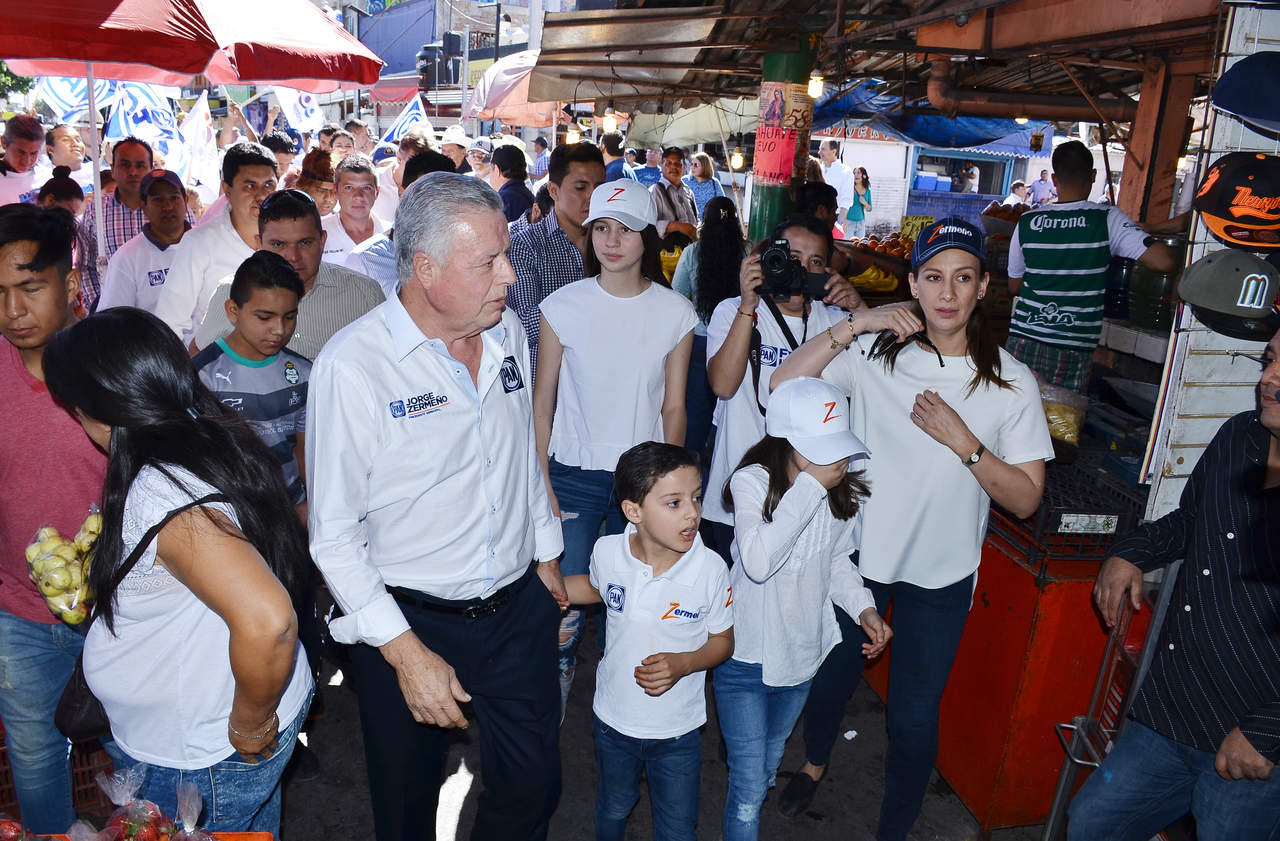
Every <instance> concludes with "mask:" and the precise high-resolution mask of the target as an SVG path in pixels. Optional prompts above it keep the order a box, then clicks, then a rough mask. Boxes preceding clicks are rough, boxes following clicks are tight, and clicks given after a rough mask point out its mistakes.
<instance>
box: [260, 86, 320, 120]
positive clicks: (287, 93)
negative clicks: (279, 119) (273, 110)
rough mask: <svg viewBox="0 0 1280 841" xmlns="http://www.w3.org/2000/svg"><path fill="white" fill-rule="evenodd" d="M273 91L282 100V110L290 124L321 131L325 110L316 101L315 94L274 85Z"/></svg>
mask: <svg viewBox="0 0 1280 841" xmlns="http://www.w3.org/2000/svg"><path fill="white" fill-rule="evenodd" d="M271 91H272V92H273V93H274V94H275V95H276V99H277V100H279V102H280V112H281V113H282V114H284V118H285V119H286V120H288V121H289V126H290V127H291V128H295V129H297V130H298V131H319V130H320V129H321V128H322V127H323V126H324V111H322V110H320V103H318V102H316V97H315V94H312V93H307V92H306V91H296V90H294V89H293V88H282V87H280V86H279V85H276V86H273V87H272V88H271Z"/></svg>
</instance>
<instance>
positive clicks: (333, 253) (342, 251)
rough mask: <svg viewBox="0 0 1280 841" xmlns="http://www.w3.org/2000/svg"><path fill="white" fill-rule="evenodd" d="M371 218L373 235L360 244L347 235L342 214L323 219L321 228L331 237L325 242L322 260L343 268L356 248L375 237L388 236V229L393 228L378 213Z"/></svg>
mask: <svg viewBox="0 0 1280 841" xmlns="http://www.w3.org/2000/svg"><path fill="white" fill-rule="evenodd" d="M369 218H370V219H372V220H373V235H372V236H370V237H366V238H365V239H363V240H361V241H360V242H356V241H355V240H353V239H352V238H351V234H349V233H347V229H346V228H344V227H343V226H342V215H341V214H339V213H337V212H334V213H330V214H329V215H328V216H326V217H324V218H323V219H321V220H320V226H321V227H322V228H323V229H324V232H325V233H326V234H328V235H329V236H328V238H327V239H325V241H324V256H323V257H322V258H321V259H323V260H324V261H325V262H326V263H333V264H334V265H335V266H341V265H343V264H345V263H346V262H347V257H348V256H349V255H350V254H351V252H352V251H354V250H355V248H356V246H358V245H360V244H361V243H363V242H368V241H369V240H370V239H372V238H373V237H377V236H386V233H387V229H388V228H390V227H391V226H390V225H388V224H387V223H386V222H384V221H382V219H381V217H379V216H378V215H377V214H376V213H374V214H371V215H370V217H369Z"/></svg>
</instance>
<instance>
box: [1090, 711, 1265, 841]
mask: <svg viewBox="0 0 1280 841" xmlns="http://www.w3.org/2000/svg"><path fill="white" fill-rule="evenodd" d="M1213 760H1214V754H1212V753H1208V752H1206V751H1201V750H1196V749H1195V748H1193V747H1189V746H1187V745H1182V744H1179V743H1177V742H1175V741H1173V740H1172V739H1167V738H1165V737H1164V736H1161V735H1160V734H1159V733H1156V732H1155V731H1154V730H1151V729H1150V728H1149V727H1146V726H1145V725H1143V724H1140V723H1138V722H1136V721H1131V722H1129V726H1128V727H1127V728H1125V731H1124V733H1123V734H1122V735H1121V736H1120V740H1119V741H1118V742H1116V744H1115V746H1114V747H1113V748H1112V749H1111V753H1110V754H1109V755H1108V756H1107V758H1106V759H1105V760H1104V761H1103V763H1102V767H1100V768H1098V769H1097V770H1096V771H1094V772H1093V774H1092V775H1091V776H1090V777H1089V779H1088V781H1087V782H1086V783H1085V784H1084V786H1083V787H1082V788H1081V789H1080V791H1079V792H1078V793H1077V794H1076V796H1075V799H1074V800H1072V801H1071V808H1070V810H1069V812H1068V815H1069V822H1068V824H1067V839H1068V841H1126V839H1131V840H1132V841H1146V839H1148V838H1151V837H1152V836H1154V835H1155V834H1156V833H1157V832H1159V831H1160V830H1162V829H1164V828H1165V827H1167V826H1169V825H1170V824H1172V823H1173V822H1174V821H1176V820H1178V819H1179V818H1181V817H1182V816H1183V815H1185V814H1187V813H1188V812H1190V813H1191V814H1193V815H1195V818H1196V835H1197V837H1199V839H1200V841H1228V840H1229V841H1267V839H1276V838H1280V771H1273V772H1272V774H1271V779H1269V780H1224V779H1222V777H1219V776H1218V772H1217V771H1215V770H1214V768H1213Z"/></svg>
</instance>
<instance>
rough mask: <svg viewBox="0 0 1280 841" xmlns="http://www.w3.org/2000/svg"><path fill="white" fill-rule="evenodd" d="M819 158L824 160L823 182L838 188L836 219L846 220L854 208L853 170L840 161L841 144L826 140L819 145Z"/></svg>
mask: <svg viewBox="0 0 1280 841" xmlns="http://www.w3.org/2000/svg"><path fill="white" fill-rule="evenodd" d="M818 157H819V158H821V159H822V180H823V181H825V182H827V183H828V184H830V185H831V186H832V187H835V188H836V218H837V219H844V216H845V214H846V213H847V212H848V211H849V208H850V207H853V201H854V189H853V188H854V184H855V179H854V177H853V170H852V169H850V168H849V167H848V166H847V165H846V164H845V163H844V162H843V161H841V160H840V144H839V143H837V142H836V141H834V140H824V141H822V143H820V144H819V145H818Z"/></svg>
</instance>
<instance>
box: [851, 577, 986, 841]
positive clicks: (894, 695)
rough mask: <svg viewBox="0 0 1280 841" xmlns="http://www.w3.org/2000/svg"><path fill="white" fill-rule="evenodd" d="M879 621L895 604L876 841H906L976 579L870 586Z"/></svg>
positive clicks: (932, 756) (929, 768)
mask: <svg viewBox="0 0 1280 841" xmlns="http://www.w3.org/2000/svg"><path fill="white" fill-rule="evenodd" d="M866 583H867V586H868V587H870V588H871V592H872V594H873V595H874V596H875V598H876V610H877V611H878V612H879V613H880V615H881V616H883V615H884V614H885V611H886V610H888V608H889V603H890V602H891V601H892V603H893V619H892V621H891V623H890V624H891V625H892V626H893V648H892V650H893V659H891V660H890V661H889V702H888V704H887V705H886V708H887V709H886V711H885V716H886V719H887V723H888V730H889V749H888V751H887V753H886V754H885V763H884V765H885V769H884V800H883V801H882V802H881V805H880V826H879V828H878V829H877V830H876V838H877V839H878V841H905V839H906V837H907V832H909V831H910V829H911V825H912V824H914V823H915V821H916V818H917V817H918V816H919V815H920V807H921V806H922V805H923V804H924V794H925V790H926V789H927V788H928V786H929V776H930V775H931V774H932V773H933V765H934V763H935V762H936V761H937V759H938V705H939V704H940V703H941V702H942V691H943V690H944V689H946V688H947V678H948V677H950V676H951V664H952V663H954V662H955V659H956V649H957V648H958V647H959V646H960V635H961V633H962V632H963V631H964V623H965V620H966V619H968V618H969V605H970V602H971V601H972V598H973V576H969V577H967V578H964V579H961V580H960V581H957V582H956V583H955V584H951V585H948V586H946V587H941V588H939V589H937V590H929V589H926V588H924V587H917V586H915V585H914V584H907V583H906V582H902V581H899V582H896V583H894V584H880V583H878V582H875V581H871V580H868V581H867V582H866Z"/></svg>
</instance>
